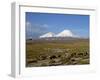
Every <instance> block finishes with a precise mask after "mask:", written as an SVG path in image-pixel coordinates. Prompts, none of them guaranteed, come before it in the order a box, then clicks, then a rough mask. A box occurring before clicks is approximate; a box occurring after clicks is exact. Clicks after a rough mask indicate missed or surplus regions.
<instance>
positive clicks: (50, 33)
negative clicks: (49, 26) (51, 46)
mask: <svg viewBox="0 0 100 80" xmlns="http://www.w3.org/2000/svg"><path fill="white" fill-rule="evenodd" d="M54 36H55V34H54V33H52V32H48V33H46V34H43V35H41V36H40V38H46V37H54Z"/></svg>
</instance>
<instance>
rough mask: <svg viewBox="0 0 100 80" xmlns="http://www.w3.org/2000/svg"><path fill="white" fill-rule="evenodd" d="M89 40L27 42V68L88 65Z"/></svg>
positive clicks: (52, 39)
mask: <svg viewBox="0 0 100 80" xmlns="http://www.w3.org/2000/svg"><path fill="white" fill-rule="evenodd" d="M89 63H90V52H89V39H68V38H67V39H61V38H59V39H58V38H44V39H36V40H26V67H42V66H60V65H88V64H89Z"/></svg>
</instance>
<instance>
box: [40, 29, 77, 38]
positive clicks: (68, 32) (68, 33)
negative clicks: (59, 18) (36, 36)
mask: <svg viewBox="0 0 100 80" xmlns="http://www.w3.org/2000/svg"><path fill="white" fill-rule="evenodd" d="M45 37H77V36H75V35H74V34H73V33H72V31H71V30H68V29H66V30H63V31H62V32H60V33H58V34H54V33H52V32H48V33H46V34H43V35H41V36H40V38H45Z"/></svg>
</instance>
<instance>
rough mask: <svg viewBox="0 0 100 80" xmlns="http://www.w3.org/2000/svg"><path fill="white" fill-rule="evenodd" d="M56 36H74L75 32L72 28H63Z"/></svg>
mask: <svg viewBox="0 0 100 80" xmlns="http://www.w3.org/2000/svg"><path fill="white" fill-rule="evenodd" d="M56 37H74V34H73V33H72V32H71V31H70V30H63V31H62V32H60V33H58V34H57V35H56Z"/></svg>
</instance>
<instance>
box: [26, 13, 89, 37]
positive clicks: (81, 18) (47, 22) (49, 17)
mask: <svg viewBox="0 0 100 80" xmlns="http://www.w3.org/2000/svg"><path fill="white" fill-rule="evenodd" d="M65 29H68V30H71V31H72V32H73V33H74V34H76V35H78V36H80V37H89V15H79V14H78V15H76V14H50V13H33V12H26V36H27V37H32V36H33V37H39V36H40V35H42V34H44V33H46V32H53V33H56V34H57V33H59V32H61V31H63V30H65Z"/></svg>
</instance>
